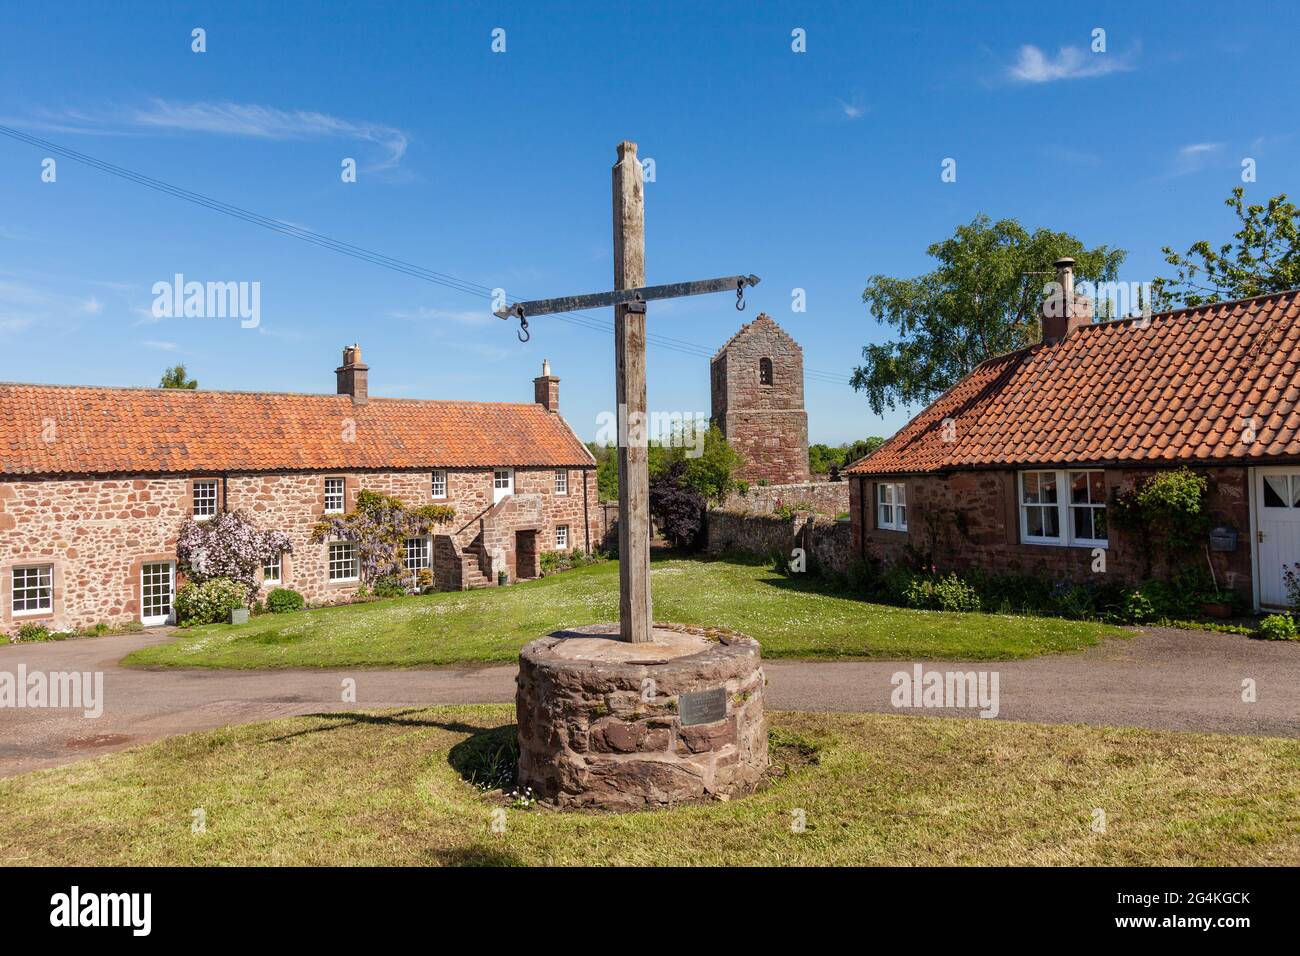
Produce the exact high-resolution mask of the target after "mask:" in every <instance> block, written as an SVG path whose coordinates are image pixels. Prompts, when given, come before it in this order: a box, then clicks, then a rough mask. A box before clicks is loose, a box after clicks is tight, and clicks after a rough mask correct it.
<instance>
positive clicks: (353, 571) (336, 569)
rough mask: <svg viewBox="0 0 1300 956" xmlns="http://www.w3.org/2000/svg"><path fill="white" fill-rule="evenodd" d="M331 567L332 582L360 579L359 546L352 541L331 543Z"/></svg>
mask: <svg viewBox="0 0 1300 956" xmlns="http://www.w3.org/2000/svg"><path fill="white" fill-rule="evenodd" d="M329 566H330V580H331V581H355V580H356V579H357V578H358V577H360V573H359V572H358V570H357V546H356V545H355V544H353V543H352V542H351V541H331V542H330V550H329Z"/></svg>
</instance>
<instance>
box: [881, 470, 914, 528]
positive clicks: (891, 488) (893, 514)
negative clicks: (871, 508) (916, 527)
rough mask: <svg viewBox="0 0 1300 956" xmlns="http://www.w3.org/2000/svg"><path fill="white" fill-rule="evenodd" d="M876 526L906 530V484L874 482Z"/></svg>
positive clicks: (899, 482)
mask: <svg viewBox="0 0 1300 956" xmlns="http://www.w3.org/2000/svg"><path fill="white" fill-rule="evenodd" d="M876 527H877V528H886V529H888V530H890V531H906V530H907V486H906V485H905V484H903V482H901V481H881V482H877V483H876Z"/></svg>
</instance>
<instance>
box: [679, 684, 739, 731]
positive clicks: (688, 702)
mask: <svg viewBox="0 0 1300 956" xmlns="http://www.w3.org/2000/svg"><path fill="white" fill-rule="evenodd" d="M677 716H678V717H679V718H680V720H681V724H682V726H683V727H690V726H692V725H694V724H712V723H716V722H717V721H719V720H723V719H724V718H725V717H726V716H727V689H726V688H725V687H714V688H712V689H711V690H697V691H693V692H691V693H689V694H679V695H678V696H677Z"/></svg>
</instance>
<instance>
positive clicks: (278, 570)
mask: <svg viewBox="0 0 1300 956" xmlns="http://www.w3.org/2000/svg"><path fill="white" fill-rule="evenodd" d="M283 575H284V556H283V555H280V554H277V555H276V556H275V557H274V558H272V559H271V560H270V561H267V562H266V563H265V564H264V565H262V583H263V584H266V585H274V584H280V583H281V582H282V581H283V580H284V577H283Z"/></svg>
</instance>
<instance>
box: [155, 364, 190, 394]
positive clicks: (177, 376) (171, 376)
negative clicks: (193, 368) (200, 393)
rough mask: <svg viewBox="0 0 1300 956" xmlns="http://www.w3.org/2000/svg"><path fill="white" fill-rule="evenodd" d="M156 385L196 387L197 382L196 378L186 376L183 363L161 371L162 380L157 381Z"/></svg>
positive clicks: (162, 386)
mask: <svg viewBox="0 0 1300 956" xmlns="http://www.w3.org/2000/svg"><path fill="white" fill-rule="evenodd" d="M158 387H159V388H198V387H199V383H198V381H197V380H196V379H192V378H188V377H186V374H185V366H184V365H173V366H172V367H171V368H169V369H168V370H167V371H165V372H163V374H162V380H161V381H160V382H159V383H158Z"/></svg>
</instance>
